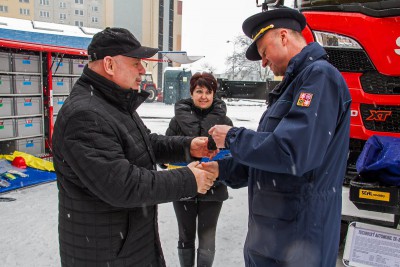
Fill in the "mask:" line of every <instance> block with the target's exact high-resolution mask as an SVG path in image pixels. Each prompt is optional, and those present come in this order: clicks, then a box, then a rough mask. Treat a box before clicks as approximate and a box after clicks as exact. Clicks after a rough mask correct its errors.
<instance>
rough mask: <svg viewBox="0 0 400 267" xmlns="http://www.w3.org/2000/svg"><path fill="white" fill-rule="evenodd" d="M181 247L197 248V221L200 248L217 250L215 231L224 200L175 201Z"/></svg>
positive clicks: (179, 244)
mask: <svg viewBox="0 0 400 267" xmlns="http://www.w3.org/2000/svg"><path fill="white" fill-rule="evenodd" d="M173 204H174V209H175V214H176V219H177V221H178V228H179V241H178V248H179V249H188V248H195V241H196V221H197V231H198V238H199V249H206V250H210V251H215V232H216V230H217V222H218V217H219V214H220V211H221V208H222V201H221V202H220V201H175V202H174V203H173Z"/></svg>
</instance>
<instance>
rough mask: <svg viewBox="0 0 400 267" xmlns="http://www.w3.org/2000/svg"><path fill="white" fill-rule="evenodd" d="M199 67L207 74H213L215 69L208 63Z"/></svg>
mask: <svg viewBox="0 0 400 267" xmlns="http://www.w3.org/2000/svg"><path fill="white" fill-rule="evenodd" d="M201 67H202V69H204V71H206V72H209V73H211V74H212V73H214V72H215V70H216V69H217V68H215V67H214V66H212V65H211V64H210V63H208V62H205V63H203V64H201Z"/></svg>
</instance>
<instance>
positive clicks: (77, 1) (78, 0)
mask: <svg viewBox="0 0 400 267" xmlns="http://www.w3.org/2000/svg"><path fill="white" fill-rule="evenodd" d="M75 4H80V5H83V0H75Z"/></svg>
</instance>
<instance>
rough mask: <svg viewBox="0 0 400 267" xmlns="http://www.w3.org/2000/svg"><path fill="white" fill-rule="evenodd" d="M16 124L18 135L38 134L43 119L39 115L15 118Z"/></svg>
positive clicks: (41, 127)
mask: <svg viewBox="0 0 400 267" xmlns="http://www.w3.org/2000/svg"><path fill="white" fill-rule="evenodd" d="M16 126H17V134H18V136H19V137H24V136H32V135H40V134H42V131H43V121H42V118H40V117H37V118H36V117H35V118H21V119H17V123H16Z"/></svg>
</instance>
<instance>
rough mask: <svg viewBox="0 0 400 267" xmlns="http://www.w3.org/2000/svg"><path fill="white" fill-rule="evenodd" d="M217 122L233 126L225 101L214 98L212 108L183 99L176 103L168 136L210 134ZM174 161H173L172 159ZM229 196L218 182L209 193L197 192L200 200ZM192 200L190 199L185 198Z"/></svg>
mask: <svg viewBox="0 0 400 267" xmlns="http://www.w3.org/2000/svg"><path fill="white" fill-rule="evenodd" d="M216 124H225V125H230V126H232V125H233V124H232V121H231V119H229V117H227V116H226V104H225V102H224V101H222V100H220V99H218V98H214V101H213V103H212V105H211V107H210V108H208V109H200V108H198V107H196V106H195V105H194V103H193V100H192V99H191V98H188V99H182V100H180V101H178V102H176V103H175V117H173V118H172V119H171V121H170V123H169V127H168V129H167V132H166V135H168V136H177V135H179V136H195V137H197V136H209V134H208V130H209V129H210V128H211V127H213V126H214V125H216ZM170 162H173V161H170ZM227 198H228V190H227V187H226V185H224V184H222V183H218V182H216V183H215V184H214V186H213V187H211V189H210V190H208V191H207V194H204V195H203V194H197V196H196V198H192V199H191V200H194V199H197V200H200V201H224V200H226V199H227ZM185 200H190V199H185Z"/></svg>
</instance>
